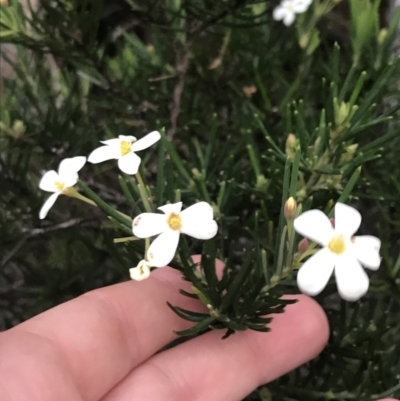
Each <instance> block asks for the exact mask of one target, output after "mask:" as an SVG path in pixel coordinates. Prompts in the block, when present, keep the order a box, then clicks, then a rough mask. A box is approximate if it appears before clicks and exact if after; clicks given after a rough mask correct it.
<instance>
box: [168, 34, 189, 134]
mask: <svg viewBox="0 0 400 401" xmlns="http://www.w3.org/2000/svg"><path fill="white" fill-rule="evenodd" d="M190 49H191V41H190V40H188V41H186V43H185V44H184V46H183V49H182V51H180V52H178V54H177V57H176V64H175V73H176V76H177V82H176V84H175V88H174V95H173V98H172V110H171V118H170V121H171V126H170V128H169V129H168V131H167V138H168V139H170V140H171V139H172V138H173V136H174V135H175V132H176V128H177V126H178V117H179V114H180V112H181V100H182V93H183V88H184V87H185V75H186V73H187V70H188V68H189V58H190Z"/></svg>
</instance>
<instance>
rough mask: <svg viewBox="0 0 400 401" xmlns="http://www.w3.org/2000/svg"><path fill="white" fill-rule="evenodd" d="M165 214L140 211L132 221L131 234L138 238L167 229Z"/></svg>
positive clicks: (147, 236)
mask: <svg viewBox="0 0 400 401" xmlns="http://www.w3.org/2000/svg"><path fill="white" fill-rule="evenodd" d="M168 228H169V227H168V225H167V219H166V216H165V214H159V213H142V214H139V216H137V217H135V218H134V219H133V222H132V231H133V235H135V236H136V237H139V238H149V237H152V236H153V235H158V234H160V233H162V232H164V231H166V230H168Z"/></svg>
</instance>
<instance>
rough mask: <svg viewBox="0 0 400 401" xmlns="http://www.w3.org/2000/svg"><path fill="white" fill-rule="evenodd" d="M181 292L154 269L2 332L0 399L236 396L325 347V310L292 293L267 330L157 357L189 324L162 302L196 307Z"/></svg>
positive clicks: (222, 399)
mask: <svg viewBox="0 0 400 401" xmlns="http://www.w3.org/2000/svg"><path fill="white" fill-rule="evenodd" d="M218 268H219V269H221V268H222V265H221V264H219V265H218ZM179 288H186V290H189V289H190V288H189V286H188V284H187V283H186V282H184V281H182V280H181V276H180V274H179V273H178V272H177V271H175V270H173V269H170V268H168V267H167V268H163V269H157V270H156V271H154V272H152V274H151V277H150V278H149V279H147V280H145V281H142V282H134V281H130V282H125V283H121V284H116V285H113V286H110V287H106V288H102V289H99V290H95V291H92V292H89V293H87V294H85V295H83V296H81V297H79V298H76V299H74V300H72V301H69V302H66V303H64V304H62V305H59V306H57V307H55V308H53V309H51V310H49V311H47V312H45V313H42V314H40V315H38V316H36V317H34V318H32V319H30V320H28V321H26V322H24V323H22V324H20V325H18V326H16V327H14V328H13V329H11V330H8V331H6V332H3V333H0V399H1V400H2V401H54V400H57V401H100V400H101V401H143V400H154V401H171V400H174V401H187V400H189V399H190V400H192V401H200V400H207V401H240V400H241V399H243V398H244V397H245V396H246V395H247V394H249V393H250V392H251V391H252V390H254V389H255V388H256V387H257V386H259V385H261V384H264V383H267V382H269V381H271V380H274V379H275V378H277V377H279V376H281V375H283V374H285V373H287V372H289V371H290V370H292V369H294V368H296V367H297V366H299V365H301V364H303V363H305V362H306V361H308V360H310V359H312V358H314V357H315V356H317V355H318V354H319V353H320V352H321V351H322V349H323V348H324V346H325V344H326V343H327V340H328V334H329V330H328V322H327V319H326V316H325V314H324V312H323V310H322V309H321V307H320V306H319V305H318V304H317V303H316V302H315V301H313V300H312V299H311V298H309V297H307V296H303V295H299V296H296V297H297V298H298V299H299V302H297V303H296V304H293V305H290V306H288V307H287V310H286V312H285V313H284V314H279V315H276V316H275V317H274V320H273V322H272V324H271V328H272V331H271V332H269V333H257V332H254V331H250V330H249V331H246V332H241V333H236V334H235V335H233V336H231V337H229V338H228V339H227V340H221V335H222V334H223V333H222V332H220V331H219V332H216V331H213V332H209V333H207V334H205V335H203V336H200V337H198V338H196V339H193V340H190V341H188V342H186V343H183V344H180V345H178V346H176V347H175V348H172V349H169V350H167V351H164V352H161V353H158V354H156V355H155V353H156V352H157V351H158V350H159V349H161V348H162V347H163V346H165V345H166V344H168V343H169V342H170V341H172V340H173V339H175V338H176V335H174V333H173V330H182V329H185V328H188V327H190V323H188V322H186V321H184V320H182V319H181V318H179V317H177V316H176V315H175V314H174V313H173V312H172V311H171V310H169V309H168V307H167V306H166V301H167V300H169V301H170V302H171V303H172V304H175V305H179V306H181V307H184V308H187V309H191V310H202V308H203V307H202V305H200V304H199V303H198V302H197V301H196V300H193V299H189V298H186V297H184V296H182V295H180V294H179V292H178V289H179ZM293 327H296V330H293ZM381 401H397V400H393V399H385V400H381Z"/></svg>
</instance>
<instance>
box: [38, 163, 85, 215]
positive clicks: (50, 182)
mask: <svg viewBox="0 0 400 401" xmlns="http://www.w3.org/2000/svg"><path fill="white" fill-rule="evenodd" d="M85 163H86V157H84V156H77V157H72V158H70V159H64V160H62V161H61V163H60V165H59V167H58V173H57V172H56V171H54V170H51V171H48V172H47V173H46V174H45V175H44V176H43V177H42V179H41V180H40V183H39V188H40V189H43V191H47V192H54V193H53V195H51V196H50V198H49V199H47V201H46V202H45V203H44V205H43V206H42V209H41V210H40V213H39V217H40V218H41V219H44V218H45V217H46V216H47V213H48V212H49V210H50V209H51V207H52V206H53V205H54V202H55V201H56V200H57V198H58V197H59V196H60V195H61V194H67V193H68V188H70V187H73V186H74V185H75V184H76V183H77V182H78V178H79V177H78V171H79V170H80V169H81V168H82V167H83V166H84V165H85Z"/></svg>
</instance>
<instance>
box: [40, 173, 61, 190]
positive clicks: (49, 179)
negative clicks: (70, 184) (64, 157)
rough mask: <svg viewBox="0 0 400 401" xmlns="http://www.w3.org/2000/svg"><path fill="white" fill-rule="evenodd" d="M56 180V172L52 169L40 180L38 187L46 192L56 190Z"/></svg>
mask: <svg viewBox="0 0 400 401" xmlns="http://www.w3.org/2000/svg"><path fill="white" fill-rule="evenodd" d="M58 180H59V177H58V174H57V173H56V172H55V171H54V170H51V171H48V172H47V173H46V174H45V175H44V176H43V177H42V179H41V180H40V183H39V188H40V189H42V190H43V191H47V192H57V188H56V186H55V183H56V181H58Z"/></svg>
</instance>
